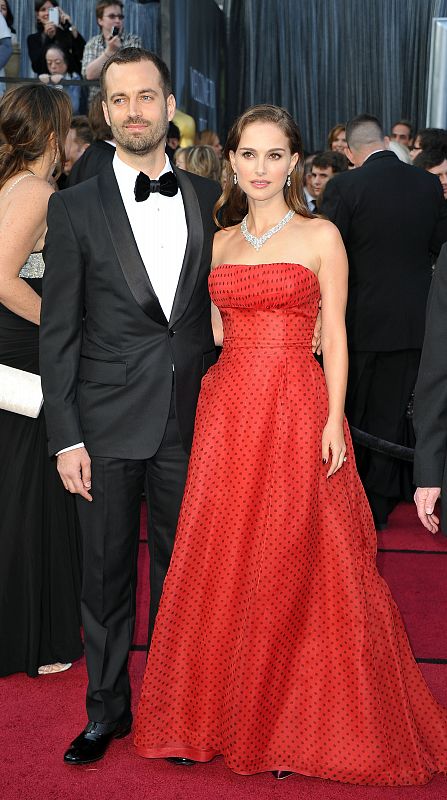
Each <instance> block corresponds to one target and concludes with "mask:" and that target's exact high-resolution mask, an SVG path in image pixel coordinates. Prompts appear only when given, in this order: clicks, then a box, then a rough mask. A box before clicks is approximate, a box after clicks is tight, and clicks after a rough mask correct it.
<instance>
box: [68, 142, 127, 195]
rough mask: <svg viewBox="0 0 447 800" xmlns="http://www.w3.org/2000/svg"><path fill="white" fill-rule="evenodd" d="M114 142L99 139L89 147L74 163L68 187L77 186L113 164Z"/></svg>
mask: <svg viewBox="0 0 447 800" xmlns="http://www.w3.org/2000/svg"><path fill="white" fill-rule="evenodd" d="M115 152H116V151H115V148H114V146H113V144H109V143H108V142H103V141H101V140H98V141H97V142H93V144H91V145H90V147H87V150H85V151H84V152H83V154H82V156H81V157H80V158H78V160H77V161H76V163H75V164H73V168H72V170H71V172H70V174H69V176H68V180H67V187H68V186H76V185H77V184H78V183H82V181H87V180H88V179H89V178H93V177H94V176H95V175H97V174H98V173H99V172H101V170H102V169H103V167H105V166H107V165H108V164H111V163H112V161H113V157H114V155H115Z"/></svg>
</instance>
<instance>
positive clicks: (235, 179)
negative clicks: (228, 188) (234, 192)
mask: <svg viewBox="0 0 447 800" xmlns="http://www.w3.org/2000/svg"><path fill="white" fill-rule="evenodd" d="M233 183H234V185H235V186H236V184H237V175H236V173H235V172H233Z"/></svg>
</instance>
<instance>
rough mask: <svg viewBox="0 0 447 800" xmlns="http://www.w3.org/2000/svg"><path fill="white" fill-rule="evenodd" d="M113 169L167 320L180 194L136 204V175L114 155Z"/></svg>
mask: <svg viewBox="0 0 447 800" xmlns="http://www.w3.org/2000/svg"><path fill="white" fill-rule="evenodd" d="M113 169H114V172H115V177H116V180H117V183H118V187H119V190H120V193H121V197H122V198H123V203H124V207H125V209H126V214H127V216H128V218H129V222H130V227H131V228H132V231H133V235H134V237H135V241H136V243H137V247H138V250H139V252H140V256H141V259H142V261H143V264H144V266H145V268H146V272H147V274H148V276H149V280H150V282H151V284H152V287H153V289H154V292H155V294H156V295H157V297H158V300H159V302H160V305H161V307H162V309H163V311H164V314H165V317H166V319H167V320H169V317H170V316H171V310H172V305H173V303H174V297H175V293H176V290H177V284H178V281H179V277H180V272H181V269H182V264H183V258H184V255H185V250H186V241H187V238H188V228H187V226H186V217H185V208H184V205H183V198H182V194H181V192H180V190H179V191H178V192H177V194H176V195H174V197H165V196H164V195H161V194H160V193H159V192H154V193H152V194H150V195H149V197H148V199H147V200H142V201H141V202H140V203H137V201H136V200H135V194H134V188H135V181H136V179H137V177H138V175H139V171H138V170H136V169H134V168H133V167H129V165H128V164H125V163H124V161H121V159H120V157H119V156H118V153H115V155H114V157H113ZM165 172H172V168H171V164H170V162H169V159H168V157H167V156H166V160H165V165H164V167H163V169H162V171H161V172H160V174H159V175H155V176H154V178H153V180H158V178H159V177H160V175H163V174H164V173H165ZM79 447H84V444H83V442H78V443H77V444H73V445H71V446H70V447H64V448H63V450H59V451H58V453H57V455H60V453H66V452H68V451H69V450H75V449H77V448H79Z"/></svg>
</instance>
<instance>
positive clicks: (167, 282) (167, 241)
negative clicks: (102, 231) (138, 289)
mask: <svg viewBox="0 0 447 800" xmlns="http://www.w3.org/2000/svg"><path fill="white" fill-rule="evenodd" d="M113 169H114V171H115V177H116V180H117V182H118V186H119V190H120V192H121V197H122V198H123V203H124V207H125V209H126V213H127V216H128V217H129V222H130V226H131V228H132V231H133V235H134V236H135V241H136V243H137V247H138V250H139V251H140V255H141V258H142V260H143V264H144V266H145V267H146V271H147V274H148V275H149V280H150V282H151V284H152V286H153V289H154V292H155V294H156V295H157V297H158V299H159V301H160V305H161V307H162V309H163V311H164V314H165V317H166V319H167V320H169V317H170V316H171V310H172V304H173V302H174V297H175V292H176V290H177V284H178V280H179V277H180V271H181V269H182V264H183V258H184V255H185V249H186V240H187V238H188V229H187V227H186V218H185V209H184V206H183V198H182V195H181V192H180V191H178V192H177V194H176V195H175V196H174V197H165V196H164V195H162V194H160V193H159V192H154V193H153V194H150V195H149V197H148V199H147V200H143V201H142V202H141V203H137V202H136V200H135V195H134V187H135V181H136V179H137V177H138V174H139V172H138V170H136V169H134V168H133V167H129V166H128V165H127V164H125V163H124V161H121V159H120V157H119V156H118V154H117V153H115V155H114V157H113ZM165 172H172V169H171V164H170V163H169V159H168V157H167V156H166V161H165V165H164V167H163V169H162V171H161V172H160V175H163V174H164V173H165ZM160 175H154V176H152V175H151V178H152V177H153V180H157V179H158V178H159V177H160Z"/></svg>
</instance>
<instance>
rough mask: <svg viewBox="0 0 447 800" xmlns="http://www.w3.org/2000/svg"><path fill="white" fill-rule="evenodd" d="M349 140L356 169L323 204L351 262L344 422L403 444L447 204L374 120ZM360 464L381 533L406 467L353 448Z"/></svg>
mask: <svg viewBox="0 0 447 800" xmlns="http://www.w3.org/2000/svg"><path fill="white" fill-rule="evenodd" d="M346 138H347V142H348V148H347V153H346V154H347V156H348V158H349V159H350V161H352V163H353V164H354V165H355V166H356V167H357V169H354V170H350V171H349V172H343V173H340V174H339V175H335V176H334V178H332V180H331V181H329V183H328V184H327V186H326V189H325V192H324V197H323V201H322V204H321V212H322V213H323V214H325V215H326V216H327V217H329V219H330V220H332V221H333V222H334V223H335V224H336V225H337V227H338V228H339V230H340V232H341V235H342V237H343V240H344V243H345V246H346V250H347V253H348V259H349V292H348V306H347V315H346V326H347V333H348V346H349V361H350V367H349V378H348V390H347V398H346V413H347V417H348V421H349V422H350V424H351V425H354V426H355V427H357V428H360V429H361V430H363V431H366V432H367V433H370V434H372V435H374V436H377V437H380V438H382V439H386V440H388V441H391V442H394V443H396V444H406V445H408V444H412V441H411V436H412V431H411V421H410V420H409V419H408V418H407V408H408V406H409V404H410V400H411V395H412V392H413V389H414V385H415V382H416V376H417V372H418V367H419V360H420V355H421V348H422V341H423V336H424V321H425V306H426V301H427V295H428V291H429V288H430V281H431V274H432V270H431V265H432V262H433V254H437V253H439V250H440V249H441V246H442V244H443V243H444V242H445V241H446V240H447V210H446V203H445V201H444V195H443V192H442V188H441V184H440V182H439V179H438V178H437V177H435V176H434V175H430V174H429V173H427V172H423V171H422V170H419V169H415V168H414V167H413V166H409V165H408V164H404V163H403V162H402V161H399V159H398V158H397V156H396V155H395V154H394V153H393V152H391V151H390V150H388V143H389V142H388V139H387V138H386V137H384V135H383V131H382V127H381V125H380V122H379V120H378V119H377V118H376V117H373V116H371V115H369V114H362V115H360V116H358V117H355V118H354V119H352V120H351V121H350V122H349V123H348V125H347V127H346ZM323 356H324V353H323ZM356 456H357V462H358V468H359V473H360V476H361V478H362V481H363V484H364V486H365V490H366V493H367V496H368V499H369V502H370V505H371V508H372V512H373V515H374V520H375V523H376V527H377V528H378V529H380V530H383V529H384V528H386V526H387V520H388V514H389V513H390V511H391V510H392V509H393V508H394V506H395V505H396V504H397V503H398V502H399V500H401V499H405V500H411V499H412V493H413V484H412V475H411V467H410V465H409V464H406V463H405V462H401V461H399V460H398V459H396V458H391V457H390V456H388V455H385V454H382V453H375V452H373V451H372V450H370V449H367V448H360V447H357V448H356Z"/></svg>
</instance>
